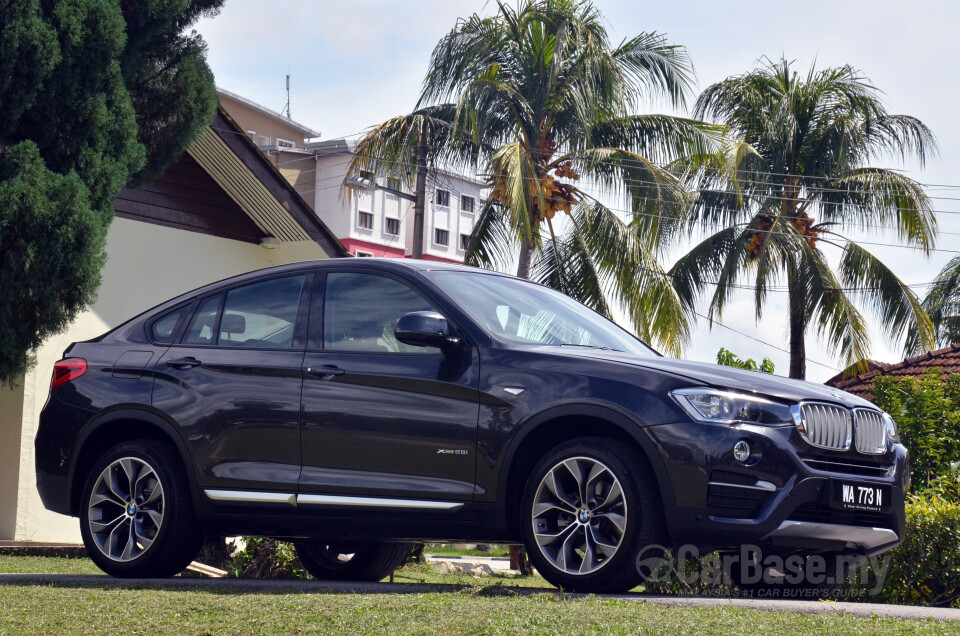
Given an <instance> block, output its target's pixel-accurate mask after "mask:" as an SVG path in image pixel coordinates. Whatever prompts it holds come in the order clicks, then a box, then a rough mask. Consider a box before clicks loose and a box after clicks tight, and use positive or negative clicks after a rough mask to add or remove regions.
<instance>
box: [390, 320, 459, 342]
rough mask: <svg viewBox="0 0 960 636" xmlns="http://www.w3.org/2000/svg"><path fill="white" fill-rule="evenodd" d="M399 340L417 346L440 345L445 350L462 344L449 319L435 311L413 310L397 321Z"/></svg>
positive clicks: (396, 332)
mask: <svg viewBox="0 0 960 636" xmlns="http://www.w3.org/2000/svg"><path fill="white" fill-rule="evenodd" d="M394 335H395V336H396V338H397V340H398V341H400V342H402V343H403V344H408V345H413V346H416V347H439V348H440V349H443V350H444V351H447V350H449V349H452V348H453V347H455V346H457V345H458V344H460V338H458V337H456V336H455V335H453V334H452V333H451V329H450V325H449V323H447V319H446V318H444V317H443V316H441V315H440V314H438V313H437V312H435V311H412V312H410V313H409V314H406V315H405V316H404V317H403V318H401V319H400V321H399V322H398V323H397V328H396V329H395V330H394Z"/></svg>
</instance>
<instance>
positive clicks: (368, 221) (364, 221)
mask: <svg viewBox="0 0 960 636" xmlns="http://www.w3.org/2000/svg"><path fill="white" fill-rule="evenodd" d="M357 227H359V228H361V229H364V230H372V229H373V214H371V213H370V212H361V213H360V216H359V217H357Z"/></svg>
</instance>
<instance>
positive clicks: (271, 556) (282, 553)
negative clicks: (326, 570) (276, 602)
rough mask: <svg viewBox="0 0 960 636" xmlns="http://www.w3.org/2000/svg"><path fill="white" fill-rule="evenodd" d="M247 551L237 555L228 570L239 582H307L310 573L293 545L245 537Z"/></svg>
mask: <svg viewBox="0 0 960 636" xmlns="http://www.w3.org/2000/svg"><path fill="white" fill-rule="evenodd" d="M244 543H245V545H244V548H243V549H242V550H240V551H239V552H235V553H234V554H233V556H232V557H231V558H230V561H229V562H228V563H227V567H226V570H227V571H228V572H229V573H230V576H233V577H235V578H238V579H305V578H307V573H306V571H305V570H304V569H303V565H302V564H301V563H300V559H298V558H297V551H296V549H294V547H293V544H292V543H287V542H286V541H277V540H276V539H265V538H263V537H245V538H244Z"/></svg>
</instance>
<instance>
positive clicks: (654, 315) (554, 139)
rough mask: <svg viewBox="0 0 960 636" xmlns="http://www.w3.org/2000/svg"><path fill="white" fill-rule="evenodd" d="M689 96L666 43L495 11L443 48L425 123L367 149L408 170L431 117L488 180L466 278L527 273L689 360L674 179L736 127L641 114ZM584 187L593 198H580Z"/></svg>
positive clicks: (419, 115)
mask: <svg viewBox="0 0 960 636" xmlns="http://www.w3.org/2000/svg"><path fill="white" fill-rule="evenodd" d="M692 84H693V67H692V64H691V62H690V59H689V56H688V55H687V51H686V49H684V48H683V47H682V46H678V45H676V44H673V43H671V42H670V41H669V40H668V39H667V38H666V37H665V36H664V35H663V34H660V33H656V32H646V33H640V34H639V35H637V36H636V37H633V38H629V39H627V40H624V41H623V42H620V43H619V44H617V43H616V42H613V41H611V39H610V36H609V33H608V31H607V26H606V22H605V20H604V19H603V16H602V15H601V14H600V12H599V10H598V9H597V8H596V6H595V5H594V3H593V2H591V1H589V0H583V1H581V0H524V1H522V2H519V3H517V4H515V5H514V4H512V3H498V8H497V11H496V13H495V14H494V15H493V16H489V17H482V16H480V15H478V14H474V15H472V16H469V17H467V18H464V19H461V20H459V21H458V22H457V24H456V26H454V28H453V29H452V30H451V31H450V32H449V33H448V34H447V35H446V36H444V37H443V38H442V39H441V41H440V42H439V43H438V44H437V46H436V48H435V49H434V52H433V56H432V58H431V61H430V66H429V70H428V73H427V77H426V78H425V80H424V84H423V91H422V93H421V98H420V102H419V104H418V106H417V107H418V108H419V109H421V110H419V111H417V112H416V113H414V115H412V116H408V117H401V118H396V119H394V120H390V121H388V122H386V123H385V124H383V125H381V126H379V127H377V128H376V129H374V130H373V131H371V134H370V135H369V136H368V139H367V140H365V141H364V142H361V144H360V146H359V147H360V148H361V149H364V150H365V151H366V150H371V151H375V152H373V154H372V159H373V160H374V161H375V162H378V163H379V164H380V166H381V167H385V168H384V169H389V168H390V167H391V166H394V167H395V166H397V165H399V163H400V161H399V160H400V159H401V158H403V157H410V156H411V154H412V153H413V150H414V148H415V146H416V141H417V139H418V138H419V136H418V133H419V131H421V130H424V128H425V126H424V123H426V122H428V119H427V116H429V118H430V120H432V122H433V123H431V126H430V140H431V144H432V145H433V147H435V148H436V152H438V153H439V154H438V156H437V157H436V160H437V161H438V162H439V163H447V164H451V165H453V166H457V167H469V168H472V169H475V170H477V171H478V172H480V173H485V174H488V175H490V177H489V179H490V184H491V186H492V191H491V194H490V196H489V197H488V199H487V201H486V202H485V204H484V207H483V209H482V210H481V211H480V213H479V215H478V219H477V223H476V224H475V226H474V231H473V234H472V235H471V238H470V244H469V246H468V249H467V253H466V261H467V263H468V264H471V265H475V266H480V267H489V268H495V269H505V268H507V267H508V266H511V265H513V266H516V267H517V273H518V275H520V276H522V277H527V278H532V279H534V280H537V281H538V282H541V283H543V284H546V285H549V286H550V287H553V288H554V289H557V290H560V291H562V292H563V293H565V294H567V295H570V296H572V297H573V298H575V299H577V300H579V301H580V302H583V303H585V304H587V305H588V306H590V307H592V308H594V309H596V310H597V311H599V312H601V313H604V314H607V315H610V314H611V310H610V307H611V306H612V305H613V304H614V302H617V303H618V304H619V305H620V306H622V307H623V308H624V309H625V311H626V314H627V316H628V317H629V319H630V321H631V323H632V324H633V326H634V328H635V329H636V331H637V332H638V334H639V335H640V336H641V337H642V338H644V339H646V340H651V341H653V342H655V343H657V344H659V345H660V346H662V347H663V348H664V349H665V350H668V351H670V352H672V353H675V354H676V353H679V352H680V351H681V350H682V348H683V346H684V344H685V343H686V342H687V340H688V339H689V329H690V321H689V315H688V314H687V313H686V312H685V311H684V308H683V306H682V304H681V302H680V299H679V298H678V297H677V295H676V294H675V293H674V291H673V287H672V285H671V284H670V278H669V277H667V276H665V275H664V270H663V267H662V266H661V264H660V262H659V257H660V256H661V251H660V250H661V239H663V238H665V237H669V236H673V235H674V234H676V232H677V231H678V230H679V228H680V227H681V224H680V219H681V217H682V216H683V213H684V210H685V208H686V206H687V204H688V202H689V199H688V194H687V192H686V191H685V190H684V187H683V184H682V182H681V181H680V180H679V179H678V178H677V177H676V175H675V174H674V173H673V172H671V171H670V170H668V169H666V168H664V167H663V164H664V163H666V162H668V161H671V160H673V159H675V158H677V157H678V156H683V155H687V154H704V153H707V152H709V151H712V150H713V149H714V148H715V147H716V146H717V145H718V138H719V136H720V135H721V134H722V132H723V127H722V126H716V125H710V124H704V123H703V122H698V121H693V120H689V119H685V118H681V117H673V116H668V115H651V114H638V113H637V111H638V109H639V107H640V106H641V105H642V104H644V103H646V102H648V101H650V100H653V99H664V100H665V101H667V102H668V103H670V104H671V105H673V106H678V107H682V106H683V105H684V103H685V98H686V96H687V95H688V94H689V91H690V88H691V87H692ZM437 135H440V136H439V137H438V136H437ZM364 161H367V160H366V159H365V160H364ZM406 161H407V162H409V159H407V160H406ZM357 167H358V168H359V169H369V168H370V167H369V165H358V166H357ZM581 179H583V180H585V181H587V182H588V183H589V184H590V186H591V187H589V188H586V187H585V188H584V189H582V190H581V189H580V188H579V187H578V186H577V182H578V181H579V180H581ZM598 189H605V190H607V191H610V192H614V193H615V194H616V196H617V197H618V198H619V199H620V200H621V202H622V206H623V207H624V208H625V209H626V213H625V214H621V213H619V212H618V211H616V210H613V209H611V208H609V207H607V205H606V204H605V203H604V202H601V201H598V200H596V199H595V198H594V197H593V196H591V195H590V194H589V193H590V192H592V191H596V190H598ZM556 214H565V215H568V217H569V222H568V223H563V224H560V223H557V224H556V225H557V227H558V228H562V229H563V230H564V232H563V234H561V235H557V233H556V232H555V231H554V225H555V224H554V223H553V218H554V216H555V215H556ZM557 220H558V221H559V220H560V219H559V218H558V219H557ZM518 250H519V258H517V252H518Z"/></svg>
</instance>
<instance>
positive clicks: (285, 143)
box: [277, 137, 297, 148]
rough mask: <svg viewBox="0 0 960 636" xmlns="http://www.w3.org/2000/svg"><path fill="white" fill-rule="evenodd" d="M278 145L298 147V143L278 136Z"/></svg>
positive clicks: (281, 146)
mask: <svg viewBox="0 0 960 636" xmlns="http://www.w3.org/2000/svg"><path fill="white" fill-rule="evenodd" d="M277 146H278V147H280V148H296V147H297V144H295V143H293V142H292V141H290V140H289V139H280V138H279V137H277Z"/></svg>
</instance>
